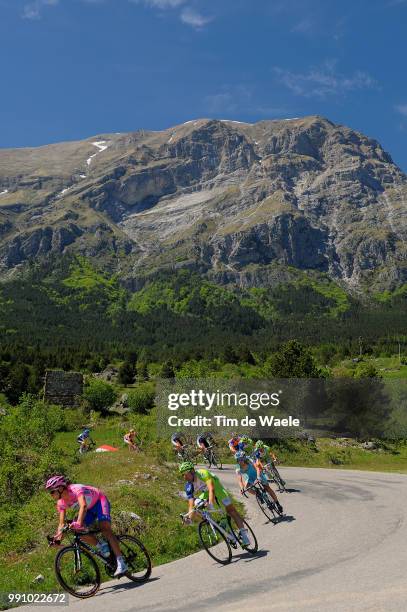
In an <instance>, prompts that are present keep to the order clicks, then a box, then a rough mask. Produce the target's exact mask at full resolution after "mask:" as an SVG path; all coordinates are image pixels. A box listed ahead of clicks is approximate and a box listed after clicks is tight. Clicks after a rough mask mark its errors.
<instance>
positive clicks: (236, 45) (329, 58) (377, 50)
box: [0, 0, 407, 171]
mask: <svg viewBox="0 0 407 612" xmlns="http://www.w3.org/2000/svg"><path fill="white" fill-rule="evenodd" d="M406 25H407V0H341V1H339V0H0V68H1V73H0V146H2V147H14V146H33V145H40V144H45V143H49V142H57V141H61V140H72V139H80V138H85V137H88V136H92V135H95V134H98V133H104V132H125V131H133V130H136V129H139V128H146V129H155V130H159V129H163V128H166V127H170V126H171V125H174V124H176V123H182V122H184V121H187V120H189V119H193V118H196V117H215V118H220V119H225V118H230V119H238V120H241V121H249V122H254V121H258V120H262V119H275V118H279V117H283V118H286V117H298V116H303V115H309V114H321V115H324V116H326V117H328V118H330V119H331V120H333V121H335V122H338V123H343V124H346V125H349V126H350V127H353V128H355V129H357V130H360V131H362V132H364V133H366V134H368V135H369V136H372V137H375V138H377V139H378V140H379V141H380V142H381V143H382V144H383V146H384V147H385V149H386V150H388V151H389V152H390V154H391V155H392V157H393V158H394V160H395V161H396V162H397V163H398V164H399V165H400V166H401V167H402V168H403V169H404V170H405V171H407V150H406V146H405V142H406V136H407V79H406V69H405V65H404V64H405V58H406V57H407V37H406Z"/></svg>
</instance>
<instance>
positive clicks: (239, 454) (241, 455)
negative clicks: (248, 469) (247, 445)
mask: <svg viewBox="0 0 407 612" xmlns="http://www.w3.org/2000/svg"><path fill="white" fill-rule="evenodd" d="M235 459H236V461H237V462H240V461H245V460H246V459H247V455H246V453H245V452H244V451H237V453H236V454H235Z"/></svg>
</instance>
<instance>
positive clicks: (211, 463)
mask: <svg viewBox="0 0 407 612" xmlns="http://www.w3.org/2000/svg"><path fill="white" fill-rule="evenodd" d="M215 448H216V447H215V446H214V445H212V446H208V448H206V449H205V450H203V451H202V455H203V457H204V459H205V461H206V462H207V463H208V467H209V468H211V467H214V468H218V469H219V470H221V469H222V461H220V460H219V459H218V457H217V455H216V453H215V450H214V449H215Z"/></svg>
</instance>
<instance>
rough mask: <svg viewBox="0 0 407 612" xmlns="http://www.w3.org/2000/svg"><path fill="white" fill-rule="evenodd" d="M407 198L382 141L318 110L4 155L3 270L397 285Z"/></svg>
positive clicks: (405, 271)
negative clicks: (54, 259)
mask: <svg viewBox="0 0 407 612" xmlns="http://www.w3.org/2000/svg"><path fill="white" fill-rule="evenodd" d="M406 195H407V177H406V175H405V174H404V173H403V172H402V171H401V170H400V169H399V168H398V167H397V166H396V164H394V162H393V161H392V158H391V156H390V155H389V154H388V153H386V152H385V151H384V150H383V148H382V147H381V146H380V144H379V143H378V142H377V141H376V140H374V139H372V138H368V137H366V136H364V135H363V134H360V133H359V132H356V131H354V130H351V129H350V128H347V127H345V126H339V125H336V124H335V123H333V122H331V121H329V120H328V119H325V118H323V117H320V116H318V115H314V116H309V117H304V118H297V119H290V120H272V121H260V122H258V123H254V124H248V123H241V122H235V121H229V120H215V119H196V120H192V121H189V122H186V123H184V124H180V125H178V126H174V127H171V128H168V129H166V130H163V131H159V132H154V131H147V130H139V131H138V132H131V133H124V134H104V135H97V136H95V137H90V138H87V139H86V140H83V141H71V142H68V143H56V144H52V145H44V146H41V147H38V148H28V149H3V150H1V149H0V270H1V273H2V275H3V277H7V276H8V275H9V274H10V273H11V272H15V271H18V270H19V269H20V268H21V267H22V266H24V265H25V264H26V263H27V262H29V261H32V260H36V259H39V258H42V257H47V256H49V255H50V254H58V253H60V254H63V253H69V252H75V253H79V254H81V255H84V256H86V257H89V258H92V259H94V260H95V261H97V262H98V263H99V264H100V265H103V266H104V267H105V268H106V269H109V270H110V271H111V272H115V273H118V274H119V275H120V276H121V277H122V279H123V281H124V282H126V283H127V284H132V283H135V284H137V279H138V278H141V277H143V276H146V275H149V274H151V273H153V272H154V271H158V270H160V269H163V268H182V267H187V268H192V269H196V270H198V271H200V272H201V273H203V274H207V275H210V276H211V277H212V278H216V279H217V281H218V282H220V283H222V282H225V281H226V282H233V280H231V279H233V278H235V279H237V278H239V279H242V277H243V282H245V279H246V281H247V279H248V278H249V277H250V276H253V269H256V270H257V273H256V275H255V276H256V278H257V281H255V282H260V283H273V282H275V278H274V275H273V274H270V273H269V272H270V270H272V269H277V268H279V269H280V272H281V267H283V268H284V267H286V266H288V267H289V266H293V267H294V268H298V269H300V270H314V271H316V272H320V273H322V274H327V275H328V276H329V277H330V278H331V279H332V280H334V281H335V282H337V283H338V284H341V285H343V286H344V287H346V288H347V290H349V291H356V292H369V291H383V290H393V289H396V288H397V287H399V286H401V285H402V284H403V283H405V282H407V265H406V237H407V217H406V215H407V205H406V204H405V196H406ZM283 276H284V275H283ZM280 277H281V274H280ZM259 279H260V280H259ZM261 279H263V280H261ZM239 282H240V281H239Z"/></svg>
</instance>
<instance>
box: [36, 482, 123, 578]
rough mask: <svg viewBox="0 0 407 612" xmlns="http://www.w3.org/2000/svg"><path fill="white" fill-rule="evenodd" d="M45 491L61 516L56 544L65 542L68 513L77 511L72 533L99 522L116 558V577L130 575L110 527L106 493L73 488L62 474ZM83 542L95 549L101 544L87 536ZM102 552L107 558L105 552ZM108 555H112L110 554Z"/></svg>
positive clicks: (98, 490) (108, 504) (48, 484)
mask: <svg viewBox="0 0 407 612" xmlns="http://www.w3.org/2000/svg"><path fill="white" fill-rule="evenodd" d="M45 489H46V490H47V491H48V492H49V493H51V495H52V497H53V499H55V500H57V506H56V507H57V511H58V512H59V525H58V530H57V532H56V534H55V536H54V541H55V543H59V542H61V540H62V536H63V533H62V528H63V527H64V525H65V515H66V511H67V509H68V508H74V509H78V510H79V512H78V517H77V519H76V521H74V522H73V523H71V529H73V530H75V531H83V530H86V528H87V527H89V526H90V525H91V524H92V523H93V522H94V521H98V523H99V527H100V530H101V532H102V534H103V535H104V537H105V538H106V539H107V540H108V542H109V544H110V546H111V548H112V550H113V552H114V554H115V555H116V559H117V569H116V571H115V574H114V575H115V576H121V575H122V574H124V573H125V572H126V571H127V566H126V563H125V561H124V559H123V557H122V553H121V550H120V546H119V542H118V541H117V539H116V537H115V535H114V534H113V531H112V528H111V526H110V522H111V518H110V503H109V500H108V499H107V497H106V495H105V494H104V493H103V491H101V490H100V489H96V487H91V486H89V485H82V484H70V483H69V482H68V481H67V479H66V478H65V477H64V476H61V475H59V474H57V475H55V476H52V477H51V478H49V479H48V480H47V482H46V485H45ZM83 539H84V540H86V541H87V542H88V543H89V544H91V545H92V546H98V541H97V539H96V538H95V536H93V535H84V536H83ZM101 552H102V554H105V553H104V552H103V550H101ZM106 552H107V554H109V552H108V551H106Z"/></svg>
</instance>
